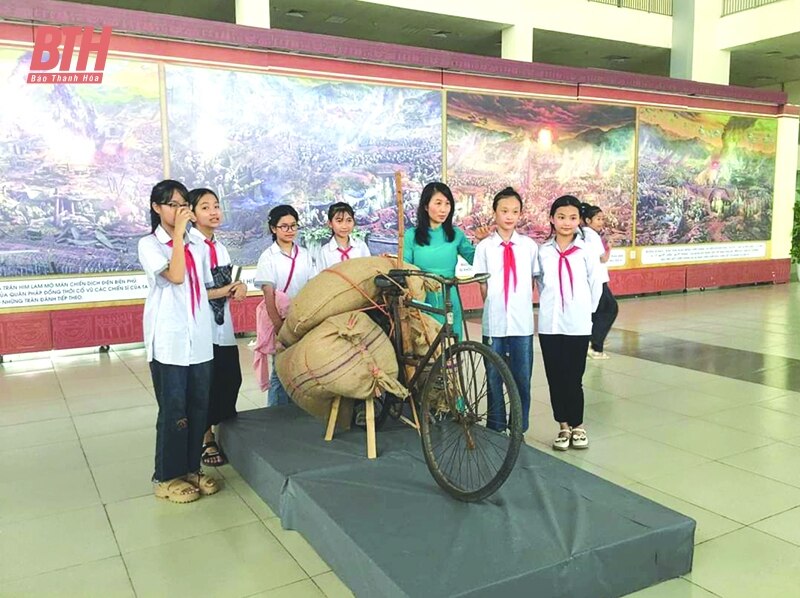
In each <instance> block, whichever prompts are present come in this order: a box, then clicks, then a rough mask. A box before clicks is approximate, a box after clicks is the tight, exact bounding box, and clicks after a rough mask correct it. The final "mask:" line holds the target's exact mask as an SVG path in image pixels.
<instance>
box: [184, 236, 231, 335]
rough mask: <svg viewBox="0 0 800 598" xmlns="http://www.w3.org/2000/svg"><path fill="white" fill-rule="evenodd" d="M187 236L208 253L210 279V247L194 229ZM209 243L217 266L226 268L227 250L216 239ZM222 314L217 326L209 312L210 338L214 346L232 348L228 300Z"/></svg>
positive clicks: (229, 301)
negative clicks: (194, 239) (222, 316)
mask: <svg viewBox="0 0 800 598" xmlns="http://www.w3.org/2000/svg"><path fill="white" fill-rule="evenodd" d="M189 234H190V235H191V236H193V237H195V238H196V239H197V241H198V242H199V243H202V244H203V247H205V249H206V251H207V252H208V268H209V274H208V275H209V277H210V276H211V247H209V245H208V243H206V240H207V239H206V236H205V235H204V234H203V233H201V232H200V231H199V230H197V229H196V228H192V230H191V232H190V233H189ZM210 241H211V242H212V243H213V244H214V249H215V250H216V252H217V265H218V266H228V265H229V264H230V263H231V254H230V253H228V249H227V248H226V247H225V246H224V245H223V244H222V243H221V242H220V241H219V240H218V239H217V238H216V237H212V238H211V239H210ZM224 314H225V317H224V319H223V322H222V324H217V321H216V320H215V319H214V311H213V310H212V311H211V327H212V338H213V341H214V344H215V345H219V346H221V347H232V346H233V345H235V344H236V334H235V333H234V330H233V316H232V315H231V299H230V298H228V299H227V300H226V301H225V308H224Z"/></svg>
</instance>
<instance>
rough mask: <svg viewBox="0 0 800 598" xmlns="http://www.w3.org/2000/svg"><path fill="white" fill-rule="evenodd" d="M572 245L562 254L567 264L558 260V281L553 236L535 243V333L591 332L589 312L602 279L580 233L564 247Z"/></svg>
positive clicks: (598, 295)
mask: <svg viewBox="0 0 800 598" xmlns="http://www.w3.org/2000/svg"><path fill="white" fill-rule="evenodd" d="M572 247H576V248H577V249H576V251H575V252H574V253H572V254H571V255H569V256H567V257H566V258H565V260H567V261H568V262H569V268H567V267H566V262H562V265H561V267H560V272H561V279H560V281H559V262H560V257H559V249H558V245H556V241H555V239H550V240H548V241H546V242H545V243H544V244H542V245H541V246H540V247H539V269H540V271H541V274H540V275H539V277H538V278H537V279H536V280H537V281H538V283H539V334H566V335H570V336H589V335H591V334H592V313H594V311H595V310H596V309H597V304H598V303H599V301H600V295H601V294H602V292H603V283H602V281H601V280H600V277H599V276H598V274H597V264H598V263H599V261H600V260H599V259H598V258H597V254H596V253H595V252H594V251H593V250H591V249H589V248H587V246H586V242H585V241H584V240H583V239H581V238H580V237H578V238H576V239H575V240H574V241H573V242H572V243H571V244H570V246H569V247H568V248H567V251H569V250H570V249H571V248H572ZM570 271H571V272H572V277H571V280H570ZM562 299H563V301H562Z"/></svg>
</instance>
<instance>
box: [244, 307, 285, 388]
mask: <svg viewBox="0 0 800 598" xmlns="http://www.w3.org/2000/svg"><path fill="white" fill-rule="evenodd" d="M289 303H290V300H289V295H287V294H286V293H284V292H282V291H275V306H276V307H277V308H278V314H279V315H280V316H281V318H285V317H286V313H287V312H288V311H289ZM274 354H275V325H274V324H273V323H272V318H270V317H269V314H268V313H267V304H266V302H265V301H263V300H262V301H261V303H259V304H258V307H256V344H255V346H254V347H253V370H255V373H256V380H258V385H259V387H260V388H261V390H262V391H265V390H268V389H269V357H270V355H274Z"/></svg>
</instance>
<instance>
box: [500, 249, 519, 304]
mask: <svg viewBox="0 0 800 598" xmlns="http://www.w3.org/2000/svg"><path fill="white" fill-rule="evenodd" d="M500 245H502V247H503V295H504V297H505V301H506V309H508V290H509V287H510V285H509V283H510V282H511V275H512V274H513V275H514V292H515V293H516V292H517V261H516V259H514V249H513V248H512V246H513V245H514V244H513V243H512V242H511V241H508V242H506V241H503V242H501V243H500Z"/></svg>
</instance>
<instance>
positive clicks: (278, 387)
mask: <svg viewBox="0 0 800 598" xmlns="http://www.w3.org/2000/svg"><path fill="white" fill-rule="evenodd" d="M291 402H292V399H291V397H290V396H289V393H288V392H286V389H285V388H284V387H283V383H282V382H281V379H280V378H278V370H277V369H275V356H274V355H273V356H272V372H271V373H270V375H269V390H268V391H267V407H276V406H277V405H288V404H289V403H291Z"/></svg>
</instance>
